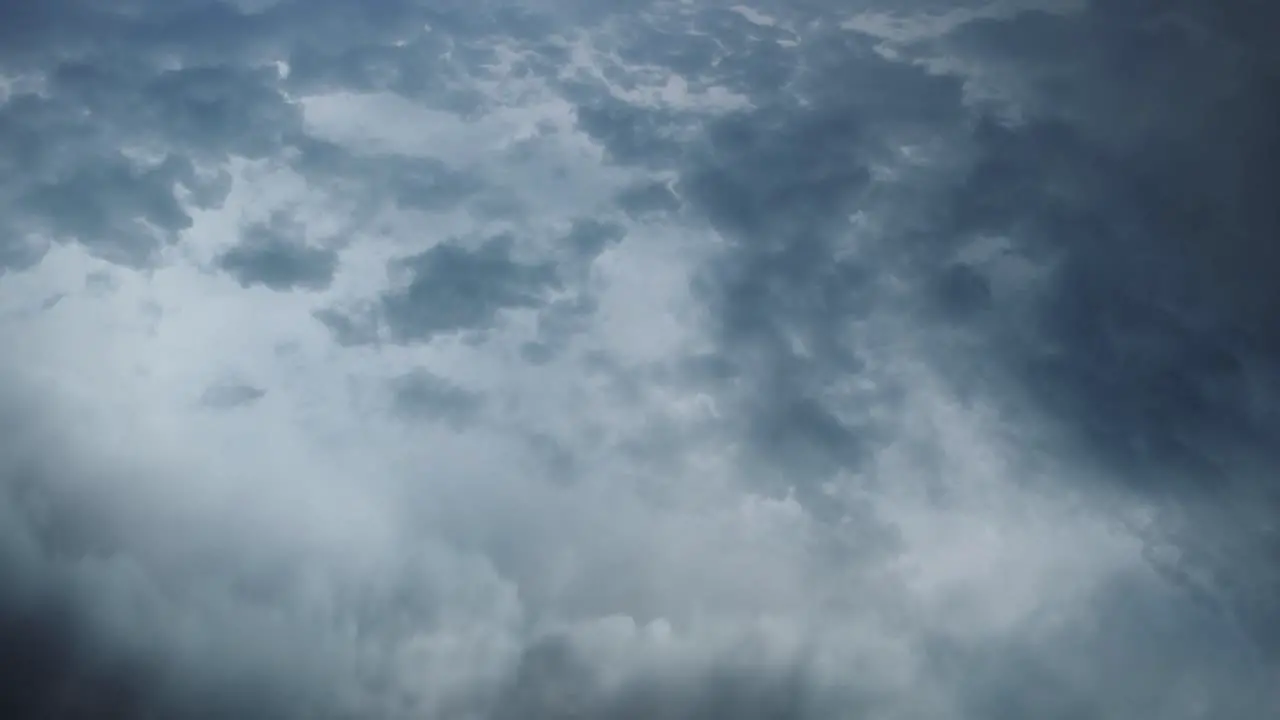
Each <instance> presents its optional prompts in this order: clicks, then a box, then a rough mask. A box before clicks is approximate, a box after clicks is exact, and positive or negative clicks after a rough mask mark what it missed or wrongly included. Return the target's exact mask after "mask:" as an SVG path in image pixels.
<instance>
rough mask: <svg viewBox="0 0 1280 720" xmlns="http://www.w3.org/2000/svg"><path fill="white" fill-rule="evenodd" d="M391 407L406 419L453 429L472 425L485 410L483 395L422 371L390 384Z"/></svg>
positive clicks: (399, 378) (397, 379) (401, 377)
mask: <svg viewBox="0 0 1280 720" xmlns="http://www.w3.org/2000/svg"><path fill="white" fill-rule="evenodd" d="M391 392H392V395H393V398H394V400H393V404H392V406H393V408H394V409H395V411H396V412H397V413H400V414H402V415H404V416H406V417H410V418H415V419H424V420H438V421H441V422H445V423H449V424H450V425H453V426H455V427H465V426H466V425H469V424H471V423H472V422H473V421H474V420H475V419H476V418H477V416H478V415H479V413H480V411H481V410H482V409H483V408H484V399H483V397H482V396H480V395H478V394H476V393H472V392H469V391H467V390H465V389H463V388H460V387H457V386H456V385H453V384H452V383H450V382H449V381H448V380H446V379H444V378H442V377H440V376H438V375H434V374H432V373H430V372H427V371H425V370H419V371H415V372H411V373H407V374H405V375H401V376H400V377H398V378H396V379H395V380H394V381H393V382H392V383H391Z"/></svg>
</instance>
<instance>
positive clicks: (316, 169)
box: [294, 137, 487, 213]
mask: <svg viewBox="0 0 1280 720" xmlns="http://www.w3.org/2000/svg"><path fill="white" fill-rule="evenodd" d="M294 150H295V152H296V158H297V159H296V160H295V161H294V165H295V167H297V168H298V169H299V170H300V171H301V172H302V173H304V174H305V175H307V176H308V177H310V178H312V179H313V180H314V182H316V183H317V185H319V186H321V187H328V188H330V189H332V190H333V191H334V192H337V193H340V194H342V195H343V196H345V197H354V198H357V199H360V200H362V203H361V204H362V207H359V208H358V209H357V212H358V213H372V212H374V211H376V210H377V209H378V208H379V207H380V206H381V204H382V203H385V202H388V201H390V202H392V203H393V204H394V205H395V206H396V207H399V208H401V209H404V210H418V211H422V212H437V211H444V210H449V209H451V208H453V207H455V206H456V205H457V204H458V203H460V202H463V201H465V200H468V199H470V198H472V197H473V196H475V195H476V194H477V193H479V192H481V191H483V190H485V189H487V188H486V184H485V183H484V182H483V181H482V180H481V179H480V178H478V177H476V176H475V175H474V174H472V173H469V172H466V171H463V170H458V169H456V168H453V167H450V166H449V165H448V164H446V163H444V162H442V161H440V160H437V159H434V158H423V157H405V156H401V155H363V154H359V153H356V152H353V151H351V150H350V149H348V148H345V147H343V146H341V145H337V144H335V143H332V142H327V141H324V140H319V139H316V138H310V137H307V138H299V139H298V140H297V142H296V143H295V144H294Z"/></svg>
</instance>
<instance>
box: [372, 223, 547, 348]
mask: <svg viewBox="0 0 1280 720" xmlns="http://www.w3.org/2000/svg"><path fill="white" fill-rule="evenodd" d="M514 246H515V241H514V239H513V238H511V237H509V236H499V237H495V238H490V239H488V240H485V241H484V242H483V243H481V244H480V246H479V247H477V248H475V249H467V248H465V247H462V246H460V245H458V244H455V243H445V244H442V245H438V246H436V247H434V248H432V249H430V250H428V251H426V252H424V253H421V254H419V255H415V256H413V257H410V258H406V259H404V260H400V261H397V262H396V263H395V269H396V270H398V271H400V272H403V273H404V274H405V275H406V276H407V278H408V285H407V286H406V287H404V288H403V289H401V290H397V291H394V292H392V293H390V294H388V295H387V296H386V297H384V298H383V299H382V306H381V309H382V317H383V320H384V322H385V323H386V326H387V328H388V330H389V331H390V333H391V336H392V337H393V338H395V339H397V340H399V341H410V342H411V341H415V340H426V339H429V338H430V337H431V336H433V335H436V334H438V333H450V332H457V331H460V330H484V329H487V328H489V327H491V326H492V325H493V324H494V323H496V322H497V321H498V316H499V314H500V313H501V312H502V311H503V310H506V309H517V308H534V307H538V306H539V305H541V304H543V302H545V299H544V298H545V295H546V293H547V292H548V291H550V290H551V289H553V288H554V287H555V285H556V282H557V280H556V277H555V272H554V270H553V269H552V268H551V267H547V266H543V265H538V264H528V263H524V262H521V261H520V260H518V259H517V258H515V257H514V256H513V254H512V253H513V250H514Z"/></svg>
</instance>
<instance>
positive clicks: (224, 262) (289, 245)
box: [217, 224, 338, 291]
mask: <svg viewBox="0 0 1280 720" xmlns="http://www.w3.org/2000/svg"><path fill="white" fill-rule="evenodd" d="M296 232H297V229H296V228H290V227H288V226H287V225H286V226H283V227H281V226H279V224H277V225H276V226H271V225H253V226H250V227H249V228H247V229H246V230H245V232H244V235H243V237H242V238H241V241H240V244H239V245H237V246H235V247H233V248H230V249H228V250H226V251H225V252H223V253H222V255H221V256H219V257H218V261H217V262H218V266H219V267H221V268H222V269H223V270H224V271H226V272H227V273H229V274H230V275H232V276H233V277H235V278H236V281H237V282H239V283H240V284H241V285H243V286H244V287H250V286H253V285H263V286H265V287H267V288H270V289H272V290H278V291H284V290H291V289H293V288H295V287H297V288H303V289H312V290H323V289H325V288H326V287H328V286H329V284H330V283H332V282H333V276H334V273H335V271H336V270H337V265H338V255H337V253H336V252H334V251H333V250H326V249H321V248H313V247H308V246H306V245H305V244H303V242H299V241H298V240H296V239H293V238H290V237H289V235H290V234H291V233H296Z"/></svg>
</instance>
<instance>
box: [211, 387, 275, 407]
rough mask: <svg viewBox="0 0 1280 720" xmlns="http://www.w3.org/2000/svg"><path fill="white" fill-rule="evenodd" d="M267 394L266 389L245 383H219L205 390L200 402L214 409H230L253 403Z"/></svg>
mask: <svg viewBox="0 0 1280 720" xmlns="http://www.w3.org/2000/svg"><path fill="white" fill-rule="evenodd" d="M266 394H267V391H266V390H263V389H262V388H258V387H254V386H252V385H246V384H244V383H219V384H216V385H211V386H209V388H208V389H207V390H205V391H204V393H203V394H202V395H201V396H200V404H202V405H204V406H205V407H208V408H212V409H214V410H230V409H232V408H238V407H244V406H245V405H252V404H253V403H255V402H257V401H259V400H261V399H262V397H263V396H264V395H266Z"/></svg>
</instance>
